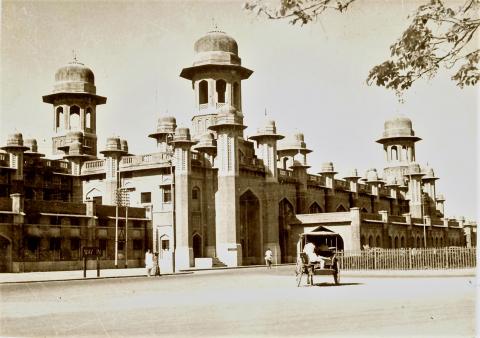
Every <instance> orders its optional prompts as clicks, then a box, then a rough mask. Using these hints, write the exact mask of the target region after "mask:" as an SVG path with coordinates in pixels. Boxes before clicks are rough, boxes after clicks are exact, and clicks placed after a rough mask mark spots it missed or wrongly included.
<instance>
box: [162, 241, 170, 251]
mask: <svg viewBox="0 0 480 338" xmlns="http://www.w3.org/2000/svg"><path fill="white" fill-rule="evenodd" d="M162 250H170V241H169V240H168V239H162Z"/></svg>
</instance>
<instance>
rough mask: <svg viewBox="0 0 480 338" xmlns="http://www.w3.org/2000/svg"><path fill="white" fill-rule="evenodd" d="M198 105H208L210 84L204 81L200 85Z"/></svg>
mask: <svg viewBox="0 0 480 338" xmlns="http://www.w3.org/2000/svg"><path fill="white" fill-rule="evenodd" d="M198 103H199V104H205V103H208V82H207V81H205V80H203V81H200V83H199V85H198Z"/></svg>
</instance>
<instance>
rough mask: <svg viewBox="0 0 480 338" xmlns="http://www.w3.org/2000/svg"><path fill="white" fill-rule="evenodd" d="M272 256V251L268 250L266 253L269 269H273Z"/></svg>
mask: <svg viewBox="0 0 480 338" xmlns="http://www.w3.org/2000/svg"><path fill="white" fill-rule="evenodd" d="M272 255H273V254H272V250H270V248H268V249H267V251H265V264H266V265H267V267H268V268H269V269H271V268H272Z"/></svg>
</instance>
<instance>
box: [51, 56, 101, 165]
mask: <svg viewBox="0 0 480 338" xmlns="http://www.w3.org/2000/svg"><path fill="white" fill-rule="evenodd" d="M43 102H46V103H50V104H52V105H53V131H54V136H53V137H52V153H53V155H54V156H55V155H57V156H58V157H62V156H63V155H65V154H66V152H65V150H67V149H68V147H69V146H70V143H71V142H70V140H69V139H68V138H67V134H68V133H69V132H71V131H78V132H81V133H82V134H83V142H84V143H83V148H84V149H85V154H87V155H91V156H95V157H96V156H97V132H96V129H97V125H96V113H97V105H99V104H104V103H105V102H107V98H106V97H103V96H98V95H96V88H95V76H94V74H93V72H92V70H91V69H89V68H87V67H85V66H84V65H83V64H82V63H80V62H78V61H77V60H76V59H74V60H73V61H72V62H70V63H69V64H67V65H66V66H64V67H61V68H60V69H58V70H57V72H56V73H55V85H54V88H53V92H52V93H51V94H49V95H45V96H43ZM72 142H73V141H72Z"/></svg>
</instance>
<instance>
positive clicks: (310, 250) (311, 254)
mask: <svg viewBox="0 0 480 338" xmlns="http://www.w3.org/2000/svg"><path fill="white" fill-rule="evenodd" d="M303 252H304V253H306V254H307V256H308V260H309V261H310V263H319V264H320V269H323V268H324V266H325V258H326V257H323V256H319V255H317V254H316V253H315V244H313V243H312V242H310V241H307V244H305V246H304V247H303Z"/></svg>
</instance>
